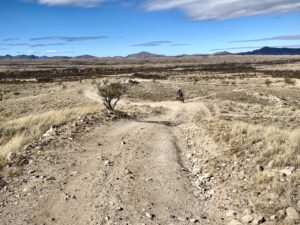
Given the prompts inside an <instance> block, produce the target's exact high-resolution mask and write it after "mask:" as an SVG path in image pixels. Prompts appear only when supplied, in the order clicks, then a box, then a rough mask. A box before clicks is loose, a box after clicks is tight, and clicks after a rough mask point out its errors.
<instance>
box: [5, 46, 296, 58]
mask: <svg viewBox="0 0 300 225" xmlns="http://www.w3.org/2000/svg"><path fill="white" fill-rule="evenodd" d="M211 55H216V56H222V55H300V48H274V47H263V48H261V49H257V50H254V51H249V52H241V53H230V52H227V51H223V52H216V53H213V54H211ZM185 56H208V55H203V54H194V55H185V54H184V55H178V56H175V57H185ZM158 57H167V56H165V55H159V54H153V53H149V52H139V53H135V54H130V55H128V56H126V57H118V58H136V59H147V58H158ZM69 58H75V59H95V58H98V57H96V56H92V55H80V56H75V57H69V56H52V57H49V56H36V55H17V56H12V55H4V56H0V60H3V59H4V60H9V59H19V60H23V59H31V60H32V59H69Z"/></svg>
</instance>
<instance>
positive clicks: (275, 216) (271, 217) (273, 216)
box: [270, 215, 278, 220]
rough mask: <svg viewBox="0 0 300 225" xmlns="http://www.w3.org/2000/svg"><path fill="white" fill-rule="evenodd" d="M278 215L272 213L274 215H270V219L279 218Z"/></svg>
mask: <svg viewBox="0 0 300 225" xmlns="http://www.w3.org/2000/svg"><path fill="white" fill-rule="evenodd" d="M277 218H278V217H277V215H272V216H270V220H277Z"/></svg>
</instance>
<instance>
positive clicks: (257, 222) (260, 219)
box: [251, 216, 266, 225]
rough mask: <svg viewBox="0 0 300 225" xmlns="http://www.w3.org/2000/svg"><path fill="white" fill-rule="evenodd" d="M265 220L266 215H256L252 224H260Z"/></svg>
mask: <svg viewBox="0 0 300 225" xmlns="http://www.w3.org/2000/svg"><path fill="white" fill-rule="evenodd" d="M264 222H266V219H265V217H263V216H256V217H255V218H254V220H253V221H252V223H251V224H253V225H259V224H262V223H264Z"/></svg>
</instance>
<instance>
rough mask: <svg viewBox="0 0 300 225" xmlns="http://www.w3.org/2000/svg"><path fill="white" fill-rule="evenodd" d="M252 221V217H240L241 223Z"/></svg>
mask: <svg viewBox="0 0 300 225" xmlns="http://www.w3.org/2000/svg"><path fill="white" fill-rule="evenodd" d="M253 220H254V218H253V216H252V215H245V216H243V217H242V222H243V223H251V222H252V221H253Z"/></svg>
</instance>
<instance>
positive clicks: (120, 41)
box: [0, 0, 300, 56]
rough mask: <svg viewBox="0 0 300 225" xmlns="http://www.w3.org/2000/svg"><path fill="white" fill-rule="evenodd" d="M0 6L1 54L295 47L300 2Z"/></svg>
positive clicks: (141, 0)
mask: <svg viewBox="0 0 300 225" xmlns="http://www.w3.org/2000/svg"><path fill="white" fill-rule="evenodd" d="M249 2H250V1H249V0H210V1H208V0H1V1H0V55H4V54H12V55H18V54H35V55H48V56H53V55H67V56H74V55H82V54H91V55H95V56H125V55H127V54H131V53H135V52H139V51H149V52H153V53H158V54H165V55H179V54H202V53H213V52H217V51H225V50H226V51H231V52H241V51H248V50H253V49H255V48H259V47H262V46H276V47H281V46H282V47H284V46H288V47H300V23H299V22H300V0H268V1H264V0H252V1H251V3H249Z"/></svg>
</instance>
